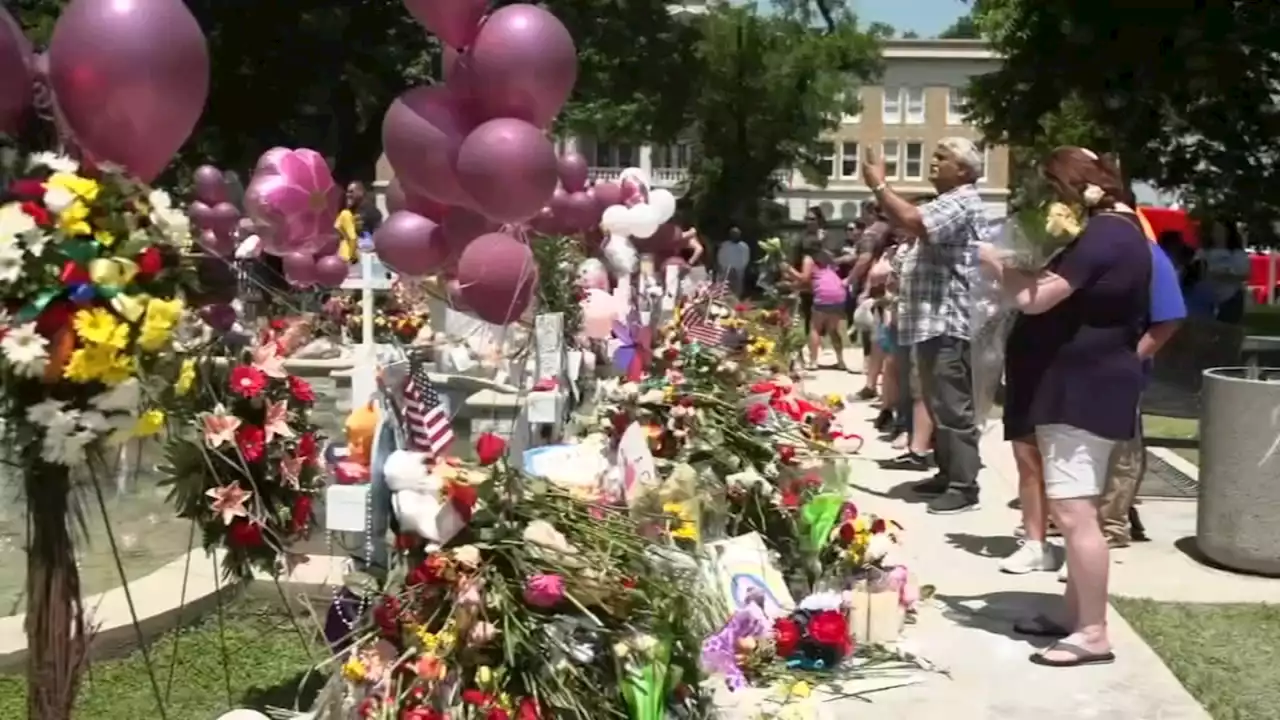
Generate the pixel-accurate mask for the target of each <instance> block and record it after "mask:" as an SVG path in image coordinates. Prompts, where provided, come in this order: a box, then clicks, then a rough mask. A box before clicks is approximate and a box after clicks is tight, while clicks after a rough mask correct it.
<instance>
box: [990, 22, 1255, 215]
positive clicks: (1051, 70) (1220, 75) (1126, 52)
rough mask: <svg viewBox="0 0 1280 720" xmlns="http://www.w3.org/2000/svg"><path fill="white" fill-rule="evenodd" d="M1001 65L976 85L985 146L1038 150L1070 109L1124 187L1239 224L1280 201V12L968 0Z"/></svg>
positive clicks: (1093, 145)
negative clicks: (1130, 181)
mask: <svg viewBox="0 0 1280 720" xmlns="http://www.w3.org/2000/svg"><path fill="white" fill-rule="evenodd" d="M974 19H975V21H976V22H977V24H978V26H979V27H980V28H981V30H982V32H983V35H984V36H985V37H986V38H988V39H989V40H990V41H991V42H992V44H993V45H994V46H995V48H996V49H997V50H999V51H1000V52H1002V53H1003V54H1004V55H1005V57H1006V62H1005V64H1004V66H1003V67H1002V68H1001V69H1000V70H999V71H997V72H994V73H990V74H987V75H984V76H980V77H978V78H976V79H975V80H974V81H973V83H972V86H971V92H970V97H971V100H972V110H973V117H974V118H975V119H976V120H977V121H978V123H979V125H980V126H981V127H982V128H983V129H984V131H985V132H986V133H987V135H988V136H989V137H992V138H993V139H997V140H1002V141H1005V142H1008V143H1010V144H1012V145H1018V146H1023V147H1035V146H1036V145H1037V144H1038V143H1043V142H1044V140H1045V137H1046V132H1045V123H1046V118H1050V117H1052V116H1054V115H1055V113H1058V112H1059V111H1060V109H1061V108H1062V107H1063V104H1064V103H1066V102H1070V103H1074V104H1075V108H1074V109H1073V113H1076V114H1078V116H1079V117H1080V118H1083V119H1084V120H1085V121H1086V125H1085V127H1087V128H1088V129H1089V135H1090V136H1091V137H1092V138H1093V142H1092V143H1091V144H1092V147H1093V148H1094V149H1095V150H1097V151H1100V152H1113V153H1115V154H1116V155H1117V156H1118V157H1119V158H1120V159H1121V161H1122V167H1123V168H1124V169H1125V171H1126V173H1127V174H1128V175H1129V176H1130V177H1134V178H1143V179H1148V180H1151V181H1153V182H1154V183H1155V184H1156V185H1158V186H1160V187H1162V188H1166V189H1171V190H1177V191H1181V192H1183V193H1184V194H1185V195H1186V196H1187V197H1188V198H1189V199H1190V200H1191V201H1192V202H1194V203H1196V204H1198V205H1200V206H1201V207H1202V208H1204V209H1206V210H1210V211H1218V212H1222V213H1224V214H1228V215H1230V216H1234V217H1238V218H1240V219H1245V220H1258V219H1263V218H1272V217H1274V216H1275V215H1276V212H1277V210H1278V209H1280V198H1278V197H1276V196H1275V194H1274V193H1273V192H1271V188H1272V187H1274V186H1275V184H1276V182H1277V181H1280V164H1277V163H1276V159H1277V158H1280V108H1278V107H1277V102H1276V88H1277V87H1278V85H1277V83H1278V82H1280V4H1277V3H1252V2H1215V3H1204V2H1195V1H1194V0H1177V1H1175V2H1168V3H1164V4H1162V5H1161V6H1160V8H1159V9H1155V10H1153V9H1151V6H1150V4H1149V3H1141V2H1138V1H1137V0H1120V1H1118V2H1112V3H1108V4H1089V3H1076V2H1069V1H1068V0H1035V1H1034V2H1032V1H1030V0H975V2H974Z"/></svg>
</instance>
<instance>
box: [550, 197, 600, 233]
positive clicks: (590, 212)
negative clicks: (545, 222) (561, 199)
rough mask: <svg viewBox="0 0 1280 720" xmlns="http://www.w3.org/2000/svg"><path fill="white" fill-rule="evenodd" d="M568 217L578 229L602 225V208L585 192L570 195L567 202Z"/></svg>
mask: <svg viewBox="0 0 1280 720" xmlns="http://www.w3.org/2000/svg"><path fill="white" fill-rule="evenodd" d="M565 205H566V212H567V214H568V217H569V218H571V219H572V220H573V224H574V226H575V227H578V228H585V227H591V226H592V225H598V224H600V213H601V210H600V206H599V205H597V204H596V201H595V200H593V199H592V198H591V196H590V195H588V194H586V193H585V192H581V191H579V192H575V193H570V194H569V197H568V198H567V199H566V200H565ZM557 214H558V213H557Z"/></svg>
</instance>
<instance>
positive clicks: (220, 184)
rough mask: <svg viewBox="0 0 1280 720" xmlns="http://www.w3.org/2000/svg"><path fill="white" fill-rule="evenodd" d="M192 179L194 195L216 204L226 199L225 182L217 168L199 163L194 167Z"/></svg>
mask: <svg viewBox="0 0 1280 720" xmlns="http://www.w3.org/2000/svg"><path fill="white" fill-rule="evenodd" d="M192 180H193V181H194V183H195V186H196V197H197V198H199V199H200V200H202V201H204V202H206V203H209V204H210V205H216V204H217V203H220V202H222V201H224V200H226V199H227V182H226V180H225V179H224V178H223V177H222V171H221V170H219V169H218V168H216V167H214V166H212V165H201V166H200V167H198V168H196V172H195V175H193V176H192Z"/></svg>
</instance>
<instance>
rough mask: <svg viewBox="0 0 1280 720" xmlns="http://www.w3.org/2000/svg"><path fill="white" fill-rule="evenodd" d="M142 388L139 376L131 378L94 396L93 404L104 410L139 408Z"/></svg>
mask: <svg viewBox="0 0 1280 720" xmlns="http://www.w3.org/2000/svg"><path fill="white" fill-rule="evenodd" d="M141 394H142V388H141V386H140V384H139V383H138V379H137V378H129V379H128V380H125V381H124V382H122V383H120V384H119V385H116V386H115V387H113V388H111V389H110V390H108V391H106V392H104V393H102V394H101V395H98V396H96V397H94V398H93V400H92V402H93V406H94V407H95V408H97V409H99V410H101V411H103V412H111V411H112V410H121V411H127V412H132V411H134V410H137V409H138V400H139V398H140V396H141Z"/></svg>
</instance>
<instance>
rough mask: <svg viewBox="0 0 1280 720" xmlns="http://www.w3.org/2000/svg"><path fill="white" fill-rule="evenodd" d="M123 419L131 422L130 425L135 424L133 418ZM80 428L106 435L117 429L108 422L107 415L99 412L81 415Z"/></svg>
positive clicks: (91, 411)
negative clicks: (107, 432)
mask: <svg viewBox="0 0 1280 720" xmlns="http://www.w3.org/2000/svg"><path fill="white" fill-rule="evenodd" d="M121 417H123V418H124V419H125V420H128V421H130V423H132V422H133V418H132V417H130V416H128V415H124V416H121ZM80 427H82V428H84V429H85V430H92V431H94V432H96V433H104V432H106V431H108V430H111V429H112V428H113V427H115V424H113V423H112V422H111V421H110V420H108V419H107V416H106V415H103V414H102V413H100V412H98V411H97V410H86V411H85V412H83V413H81V415H80Z"/></svg>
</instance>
